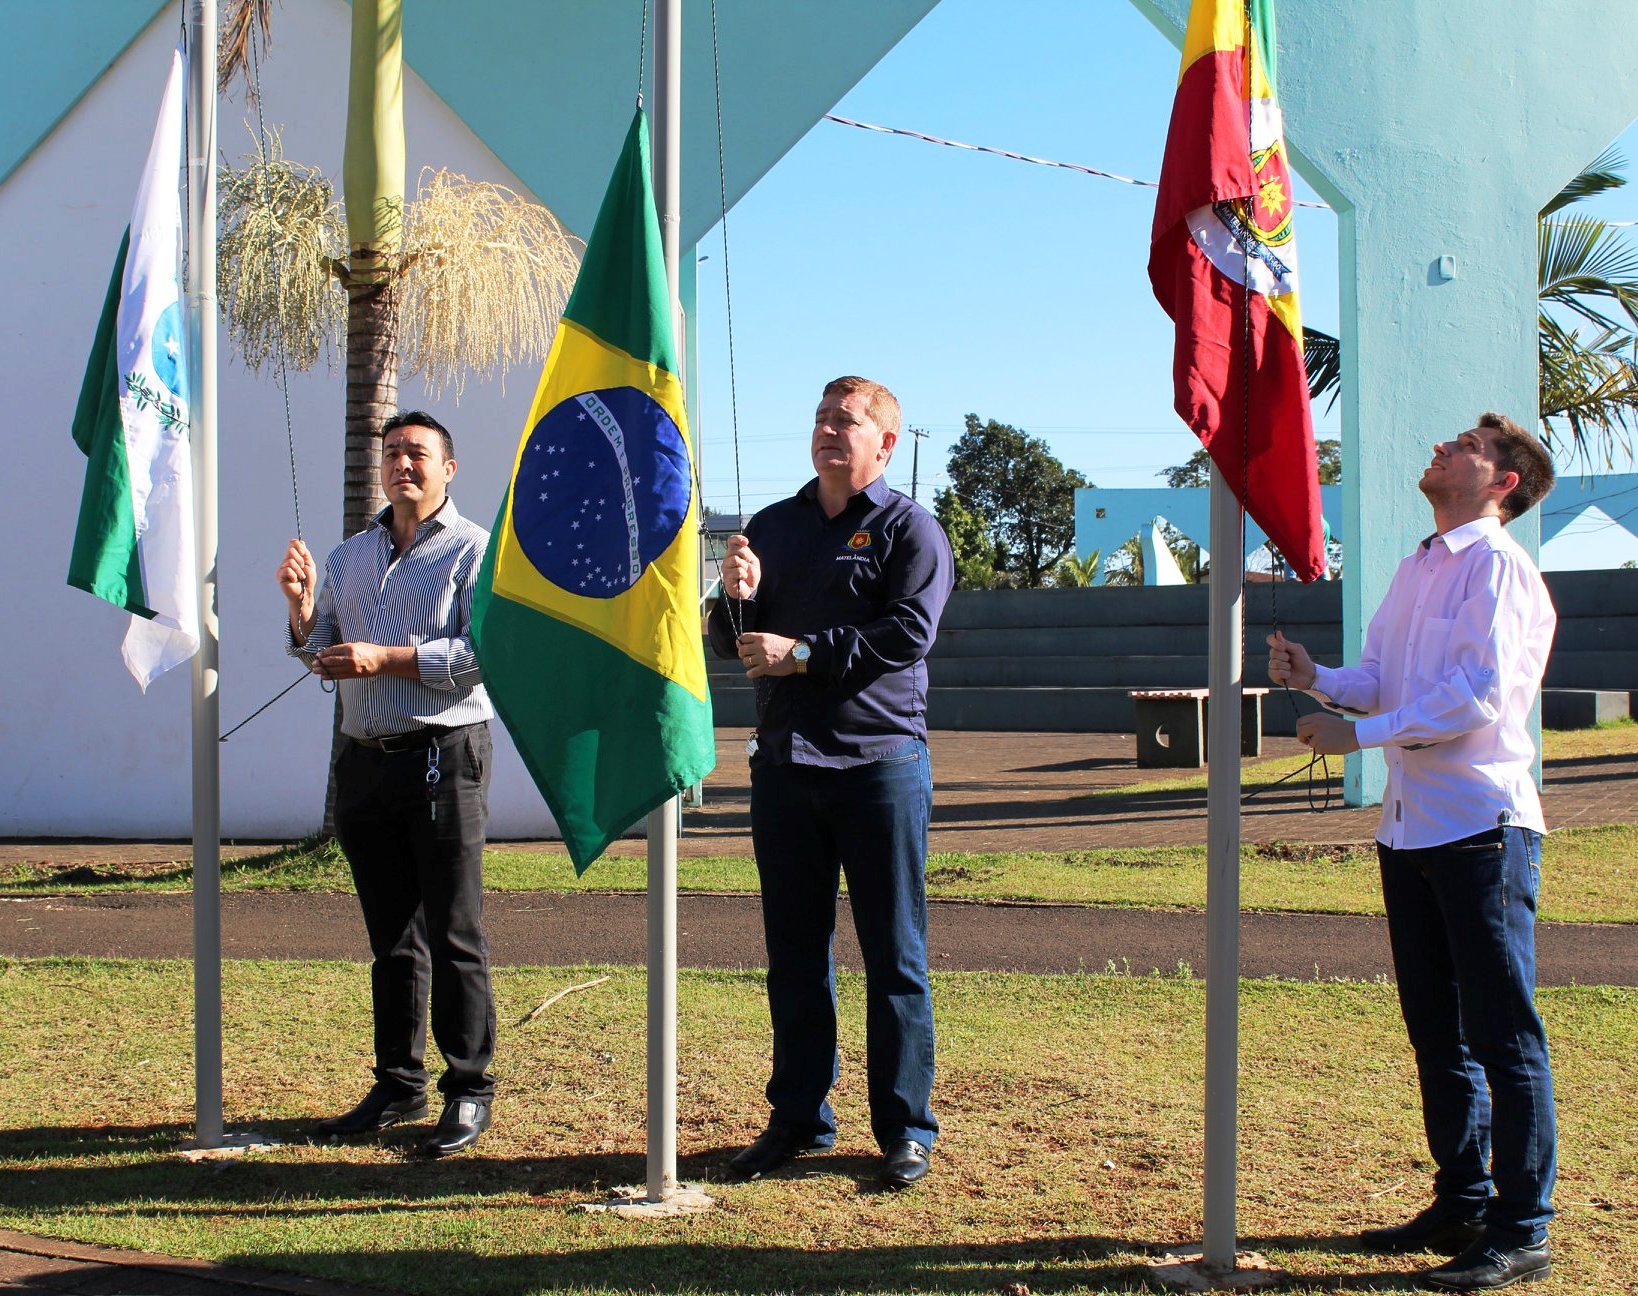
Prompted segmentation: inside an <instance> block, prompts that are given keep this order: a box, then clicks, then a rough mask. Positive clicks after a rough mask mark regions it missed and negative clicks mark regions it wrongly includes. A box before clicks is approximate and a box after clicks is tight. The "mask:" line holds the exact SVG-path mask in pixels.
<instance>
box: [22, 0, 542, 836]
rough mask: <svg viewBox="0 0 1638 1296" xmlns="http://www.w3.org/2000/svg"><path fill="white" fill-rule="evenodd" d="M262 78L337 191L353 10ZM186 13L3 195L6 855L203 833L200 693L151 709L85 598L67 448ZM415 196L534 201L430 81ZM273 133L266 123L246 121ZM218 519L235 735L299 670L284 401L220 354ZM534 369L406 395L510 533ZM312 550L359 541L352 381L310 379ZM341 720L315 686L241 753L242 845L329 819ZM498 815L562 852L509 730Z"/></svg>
mask: <svg viewBox="0 0 1638 1296" xmlns="http://www.w3.org/2000/svg"><path fill="white" fill-rule="evenodd" d="M274 18H275V22H276V29H275V31H274V37H273V46H272V49H271V50H270V51H269V53H268V56H267V57H266V58H265V59H264V61H263V67H262V79H263V114H264V116H265V118H266V120H267V123H268V125H269V126H273V125H281V126H282V127H283V131H284V144H285V151H286V154H287V156H289V157H291V158H293V159H297V160H300V161H303V162H307V163H310V164H313V165H317V166H320V167H322V168H323V169H324V171H325V172H326V173H327V174H328V175H330V176H331V177H332V179H333V180H334V182H335V184H336V188H337V191H338V192H339V190H340V177H341V155H342V143H343V130H344V121H345V108H346V83H347V47H348V35H349V24H350V11H349V9H348V7H347V6H346V5H345V4H344V3H342V2H341V0H302V3H300V4H287V5H284V6H282V7H280V8H278V9H276V10H275V13H274ZM178 23H179V19H178V15H177V8H176V6H175V5H172V6H169V7H168V8H167V9H166V10H165V11H163V12H162V13H161V15H160V16H159V17H158V18H156V19H155V20H154V22H153V23H152V24H151V25H150V26H149V28H148V29H147V30H146V31H145V32H144V33H143V34H142V36H141V37H139V38H138V39H137V40H136V41H135V42H134V43H133V45H132V46H131V48H130V49H128V50H127V51H126V53H125V54H124V55H123V56H122V57H121V58H120V60H119V61H118V62H117V63H116V65H115V66H114V67H113V68H112V69H110V71H109V72H108V73H107V75H105V76H104V77H103V78H102V80H101V81H100V82H99V83H98V84H97V85H96V86H94V87H93V88H92V89H91V90H90V91H89V92H88V93H87V94H86V95H85V97H84V98H83V99H81V100H80V102H79V103H78V104H77V105H76V106H75V107H74V108H73V110H72V111H71V112H70V113H69V114H68V115H67V116H66V117H65V118H64V119H63V121H62V122H61V123H59V125H58V127H57V129H56V130H55V131H54V132H53V134H52V135H51V136H50V137H49V138H48V139H47V140H46V141H45V142H44V143H43V144H42V145H41V146H40V148H39V149H37V150H36V151H35V152H34V154H33V155H32V156H31V157H30V158H28V159H27V161H26V162H24V164H23V165H22V166H21V167H19V168H18V169H17V170H16V171H15V172H14V173H13V174H12V175H11V177H10V178H9V179H8V180H7V181H6V182H5V184H4V185H3V186H0V302H3V307H0V310H3V315H0V320H3V323H0V341H3V346H0V350H3V353H4V371H5V372H7V373H9V374H11V375H12V382H13V398H12V400H11V402H10V408H11V414H10V415H9V418H8V422H9V427H8V428H7V434H6V438H5V443H6V449H7V453H6V459H7V463H8V466H9V468H10V472H9V474H8V476H9V480H8V481H7V483H6V486H7V489H6V491H5V496H4V504H3V505H0V552H3V553H4V554H5V560H4V563H3V564H0V597H3V601H4V606H5V608H6V609H7V614H6V617H7V620H8V622H9V624H10V626H11V630H12V633H11V636H10V638H11V644H10V647H9V650H8V652H7V657H8V658H9V663H8V664H9V669H8V670H7V672H6V676H7V687H6V689H5V700H4V702H3V703H0V728H3V731H4V741H3V743H0V753H3V755H0V836H9V837H35V836H41V837H55V836H106V837H131V838H185V837H187V836H188V835H189V833H190V831H191V812H190V764H189V762H190V755H189V732H190V731H189V723H190V721H189V691H190V682H189V671H188V669H187V668H186V667H183V668H179V669H177V670H175V671H173V672H171V674H170V675H168V676H166V677H164V678H163V679H161V680H160V681H159V682H158V683H157V684H155V685H154V687H153V688H151V689H150V690H149V692H148V694H147V696H143V695H142V694H141V693H139V692H138V690H137V687H136V685H135V684H134V683H133V682H132V680H131V677H130V676H129V675H128V674H127V673H126V671H125V669H124V667H123V665H122V664H121V661H120V656H119V643H120V639H121V638H122V636H123V634H124V631H125V625H126V622H127V617H126V615H125V613H123V612H121V611H120V610H118V609H116V608H113V607H111V606H109V605H108V604H106V603H103V602H101V601H100V600H98V599H95V598H92V597H91V596H90V595H88V594H85V593H83V592H82V591H80V590H76V589H71V588H70V587H69V586H68V585H67V584H66V583H65V579H64V578H65V576H66V573H67V570H68V557H69V551H70V549H71V547H72V543H73V533H74V521H75V514H76V511H77V509H78V506H79V498H80V489H81V484H82V482H83V479H84V469H85V459H84V457H83V456H82V455H81V454H80V452H79V450H78V449H77V448H76V447H75V445H74V443H73V440H72V438H71V436H70V433H69V428H70V424H71V422H72V419H73V413H74V405H75V401H76V398H77V396H78V394H79V388H80V380H81V377H82V375H83V371H84V366H85V361H86V357H87V353H88V351H89V349H90V345H91V339H92V334H93V332H94V330H95V328H96V323H97V315H98V312H99V310H100V309H101V306H102V300H103V294H104V292H105V290H106V288H107V283H108V276H109V272H110V270H111V269H112V266H113V258H114V254H115V252H116V251H117V249H118V242H119V237H120V233H121V231H122V230H123V228H124V226H125V224H126V222H127V220H128V219H129V215H130V206H131V200H132V198H133V196H134V195H135V191H136V183H137V173H138V169H139V168H140V166H141V164H142V159H143V157H144V156H145V155H146V151H147V147H148V141H149V138H150V136H151V134H152V131H153V124H154V118H155V114H156V112H157V110H158V105H159V96H160V91H161V89H162V87H163V80H164V76H165V69H166V61H167V59H168V57H169V52H170V50H171V48H172V47H173V45H174V43H175V41H176V37H177V31H178ZM405 81H406V84H405V93H404V110H405V120H406V131H407V137H408V148H409V156H408V172H407V174H408V176H409V178H410V185H411V188H412V189H413V187H414V185H415V178H416V177H417V176H418V175H419V173H420V170H421V168H422V166H423V165H435V166H447V167H449V168H450V169H451V170H454V171H458V172H461V173H463V174H465V175H467V176H469V177H471V178H473V179H482V180H493V181H496V182H498V183H501V184H505V185H509V186H511V187H512V188H514V189H517V190H518V191H519V192H525V191H524V190H523V186H522V185H521V184H520V183H519V182H518V180H517V179H516V178H515V177H514V176H513V175H512V174H511V173H510V172H509V171H507V169H506V168H505V167H503V166H502V165H501V164H500V162H499V161H498V160H497V159H496V158H495V157H494V155H493V154H491V153H490V152H489V150H488V149H486V148H485V147H484V146H483V144H482V143H480V142H479V140H478V139H477V138H476V137H475V136H474V135H473V134H472V133H471V131H469V130H468V129H467V128H466V127H465V126H464V125H463V124H462V122H461V121H460V120H459V119H457V118H456V117H455V116H454V114H453V113H452V112H451V111H450V110H449V109H448V108H447V107H446V106H445V104H444V103H443V102H442V101H441V100H440V99H438V98H437V96H435V95H434V94H433V93H432V92H431V91H430V90H428V89H427V87H426V86H425V85H424V84H423V83H422V82H421V81H420V80H419V79H418V78H417V77H415V76H414V75H413V73H408V74H407V75H406V78H405ZM242 110H243V103H242V102H229V101H224V102H223V104H222V120H221V124H220V128H219V140H220V146H221V148H222V151H223V153H224V154H225V155H226V156H227V157H228V158H229V159H232V160H234V161H235V162H237V161H238V159H239V158H240V156H241V155H242V154H243V153H245V152H247V151H248V150H249V148H250V146H251V137H250V136H249V135H248V134H247V133H246V131H245V129H244V126H243V125H242V124H241V114H242ZM248 120H250V121H251V123H252V124H253V123H254V116H253V115H251V116H250V117H249V119H248ZM221 356H222V372H221V386H220V458H221V486H220V499H221V504H220V516H221V583H220V590H221V594H220V599H221V637H222V721H223V728H224V729H226V728H227V727H229V726H231V725H233V724H236V723H237V722H238V721H239V720H241V719H243V718H244V717H245V716H247V715H248V714H249V713H250V712H252V711H253V710H255V709H256V708H257V707H258V706H260V705H261V704H262V703H263V702H265V701H266V700H267V699H268V698H269V697H271V696H272V695H273V694H274V693H276V692H277V691H278V690H279V689H281V688H283V687H284V686H285V685H286V684H289V683H290V682H291V681H293V680H295V679H296V678H298V676H299V675H300V666H299V663H296V662H295V661H293V660H292V659H291V658H288V657H286V656H285V655H284V652H283V646H282V643H281V638H280V634H281V631H280V627H281V623H282V622H283V619H284V604H283V599H282V598H281V596H280V595H279V593H278V591H277V589H276V588H275V586H274V582H273V569H274V567H275V565H276V564H277V561H278V559H279V556H280V554H281V553H282V551H283V549H284V546H285V544H286V543H287V541H288V540H289V537H290V536H291V535H292V534H294V526H295V523H294V508H293V504H292V496H291V484H290V466H289V450H288V448H287V445H286V440H285V417H284V407H283V401H282V399H281V396H280V392H279V387H278V384H277V382H276V381H275V379H274V376H273V374H272V373H271V372H264V373H263V375H262V376H260V377H253V376H251V375H250V374H249V373H247V371H246V370H245V369H244V367H243V366H242V365H241V364H240V363H239V361H238V359H237V357H236V356H235V355H234V353H233V352H232V351H231V349H230V348H229V346H228V344H227V342H226V339H225V335H224V338H223V341H222V344H221ZM537 377H538V370H536V369H530V370H520V371H514V372H513V373H512V374H511V376H510V378H509V380H508V382H507V384H506V390H505V391H504V392H503V391H502V390H501V387H500V384H499V383H490V384H485V383H478V382H471V383H469V384H468V385H467V387H466V392H465V395H464V396H463V397H462V399H461V401H460V403H459V404H458V405H457V404H456V403H455V402H454V400H453V398H452V397H448V396H446V397H445V398H444V399H443V400H440V401H437V402H432V401H429V400H428V399H427V398H426V395H425V393H424V391H423V390H422V389H421V387H420V384H419V382H415V381H405V382H404V384H403V386H402V390H401V399H402V401H403V402H404V403H405V404H406V405H409V406H422V407H426V408H430V409H431V410H433V411H434V412H435V413H436V415H437V416H438V418H439V419H440V420H442V421H444V422H445V423H447V425H448V426H449V427H450V429H451V430H452V431H453V432H454V434H455V438H456V446H457V459H458V462H459V465H460V467H459V472H458V475H457V477H456V480H455V483H454V486H453V488H452V495H453V497H454V499H455V500H456V502H457V503H458V505H459V506H460V508H461V511H462V512H463V513H465V514H466V515H467V516H469V517H471V518H474V519H475V520H478V521H480V522H482V523H483V524H484V525H486V526H487V525H489V524H491V523H492V521H493V519H494V516H495V511H496V509H497V507H498V505H499V503H500V499H501V496H502V494H503V492H504V490H505V484H506V479H507V474H508V472H509V471H510V468H511V460H512V455H513V451H514V449H515V447H516V443H517V438H518V436H519V434H520V432H521V430H522V426H523V420H524V419H525V417H526V416H527V414H528V408H529V403H530V399H531V397H532V395H533V391H534V385H535V381H536V379H537ZM290 400H291V414H292V419H293V423H294V427H295V449H296V462H297V467H298V470H299V473H300V490H301V517H302V523H303V530H304V532H305V538H306V539H307V541H308V543H309V545H311V546H312V548H313V549H314V550H315V551H317V552H319V553H322V552H324V551H325V550H327V549H329V548H330V547H331V546H332V545H334V544H335V543H336V542H337V541H339V540H340V539H341V535H340V529H341V522H340V519H341V463H342V450H341V444H342V443H341V437H342V414H343V384H342V378H341V373H340V370H339V368H337V369H335V370H328V369H325V368H323V367H320V368H318V369H315V370H314V371H313V372H311V373H308V374H293V375H291V380H290ZM330 708H331V699H330V697H328V696H327V695H325V694H323V693H321V692H320V691H319V687H318V684H317V682H316V681H308V682H306V683H303V684H302V685H301V687H300V688H298V689H296V690H295V691H294V692H292V693H291V694H290V695H289V696H288V697H286V698H285V699H284V700H283V701H281V702H279V703H277V704H276V705H275V706H273V707H272V708H271V709H270V710H268V711H267V712H266V713H264V714H263V715H262V716H261V717H259V718H258V719H256V720H255V721H253V722H252V723H251V724H250V725H249V726H248V727H246V728H245V729H243V730H242V731H241V732H240V733H238V734H236V735H235V736H234V737H233V738H232V739H230V740H229V741H228V742H227V743H226V744H225V745H224V746H223V747H222V752H221V755H222V826H223V834H224V836H225V837H228V838H275V839H288V838H294V837H297V836H300V835H303V834H306V833H309V832H313V831H315V830H316V829H317V828H318V826H319V823H320V819H321V817H322V813H323V799H324V786H325V763H326V757H327V754H328V744H329V734H330ZM495 731H496V734H495V753H496V761H495V773H494V783H493V789H492V792H491V802H490V810H491V817H490V832H491V836H493V837H511V838H517V837H543V836H555V835H556V827H555V825H554V824H553V823H552V820H551V817H550V815H549V813H548V812H547V810H546V808H545V806H544V804H543V803H542V801H541V799H540V796H539V794H538V793H537V792H536V791H535V789H534V786H533V784H532V783H531V782H530V780H529V778H528V775H527V774H526V773H525V771H524V769H523V765H522V762H521V761H520V760H519V759H518V756H517V754H516V751H515V750H514V749H513V747H512V745H511V743H510V741H509V740H508V739H507V738H506V736H505V731H504V729H503V728H502V727H501V726H500V725H498V724H497V725H496V726H495Z"/></svg>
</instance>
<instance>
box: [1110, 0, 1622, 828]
mask: <svg viewBox="0 0 1638 1296" xmlns="http://www.w3.org/2000/svg"><path fill="white" fill-rule="evenodd" d="M1132 3H1133V4H1135V5H1136V6H1137V8H1138V9H1139V11H1140V12H1142V13H1143V14H1145V15H1146V16H1147V17H1148V18H1149V19H1150V21H1152V22H1153V23H1154V24H1155V26H1156V27H1157V28H1158V29H1159V30H1160V31H1161V32H1162V34H1164V35H1165V36H1166V37H1167V39H1169V40H1170V41H1172V43H1173V44H1179V43H1180V42H1181V39H1182V28H1183V24H1184V23H1185V22H1186V20H1187V16H1188V9H1189V5H1188V0H1132ZM1629 16H1630V15H1629ZM1279 50H1280V52H1279V69H1280V99H1281V103H1282V106H1283V107H1284V109H1285V118H1286V138H1287V141H1288V143H1289V144H1290V146H1291V150H1292V153H1293V156H1294V159H1295V161H1296V162H1297V165H1298V169H1299V170H1300V171H1301V173H1302V175H1303V177H1304V178H1305V179H1306V180H1307V181H1308V182H1309V183H1310V184H1312V185H1313V186H1314V187H1315V188H1316V189H1317V190H1319V192H1320V193H1321V195H1322V196H1323V197H1324V198H1325V200H1326V201H1327V202H1329V203H1330V204H1331V205H1332V206H1333V207H1334V208H1335V209H1336V211H1337V216H1338V237H1339V240H1340V244H1341V246H1340V249H1339V251H1340V256H1339V263H1340V275H1341V279H1342V282H1341V285H1340V287H1341V294H1340V296H1341V321H1342V330H1341V331H1342V351H1343V372H1344V375H1345V379H1344V387H1343V396H1342V411H1343V418H1342V453H1343V475H1342V479H1343V488H1344V500H1343V524H1342V532H1343V534H1345V535H1347V536H1350V537H1357V539H1356V541H1355V542H1354V543H1353V544H1351V545H1350V546H1349V549H1348V570H1347V579H1346V580H1345V581H1344V582H1343V642H1344V653H1345V655H1346V657H1347V659H1348V660H1350V661H1352V660H1356V659H1357V657H1358V655H1359V651H1360V648H1361V646H1362V644H1363V641H1364V633H1365V626H1366V624H1367V622H1368V621H1369V619H1370V616H1371V613H1372V612H1373V611H1374V610H1375V609H1376V607H1377V605H1378V604H1379V603H1380V602H1381V600H1382V597H1383V595H1384V594H1385V593H1386V591H1387V587H1388V582H1389V580H1390V579H1391V578H1392V576H1393V572H1394V568H1395V567H1396V566H1397V565H1398V563H1399V560H1400V558H1402V557H1403V556H1404V554H1405V553H1407V552H1408V551H1409V550H1410V548H1411V547H1412V546H1413V545H1414V544H1415V543H1416V542H1417V541H1418V540H1419V539H1421V537H1423V536H1424V535H1426V534H1427V532H1428V530H1429V528H1430V515H1429V512H1428V509H1427V506H1426V504H1425V502H1424V501H1423V499H1422V497H1421V495H1420V493H1419V492H1418V491H1417V489H1416V481H1417V478H1418V477H1419V476H1420V474H1421V471H1422V468H1423V467H1424V466H1425V465H1426V463H1427V460H1428V458H1429V454H1430V446H1431V445H1432V444H1433V443H1434V442H1435V441H1440V440H1444V439H1447V438H1448V437H1449V436H1450V435H1451V434H1452V433H1454V432H1458V431H1460V430H1462V429H1464V428H1468V427H1471V426H1472V425H1473V421H1474V417H1475V416H1476V415H1477V414H1478V413H1479V412H1480V411H1481V410H1485V409H1498V410H1501V411H1503V412H1504V413H1508V414H1511V415H1512V416H1513V417H1514V418H1517V419H1518V420H1519V421H1520V422H1521V423H1524V424H1525V425H1526V426H1527V427H1528V426H1534V425H1535V422H1536V414H1537V399H1536V326H1535V319H1536V242H1535V238H1536V234H1535V230H1536V213H1537V212H1538V211H1540V209H1541V206H1542V204H1543V203H1545V202H1546V201H1547V200H1548V199H1549V198H1550V197H1552V195H1553V194H1555V193H1557V192H1558V190H1559V189H1561V188H1562V187H1563V185H1564V183H1565V182H1566V181H1567V180H1569V179H1570V178H1571V177H1572V176H1573V175H1575V174H1576V172H1577V171H1578V170H1580V168H1581V167H1583V166H1584V165H1585V164H1586V163H1587V162H1589V161H1591V160H1592V158H1593V157H1595V156H1596V155H1597V154H1598V152H1599V151H1600V150H1601V149H1603V148H1604V147H1605V146H1606V145H1607V144H1608V143H1609V142H1610V141H1611V140H1613V139H1614V138H1615V137H1616V136H1617V135H1618V134H1620V133H1621V132H1622V131H1623V130H1625V129H1626V127H1627V126H1628V125H1629V124H1630V123H1631V121H1632V120H1633V118H1634V117H1635V116H1638V23H1633V22H1631V21H1625V20H1622V19H1618V18H1616V17H1615V16H1614V15H1613V13H1612V10H1611V6H1610V5H1609V4H1608V3H1606V0H1553V3H1552V4H1547V5H1522V6H1505V7H1502V6H1497V5H1496V4H1495V3H1493V0H1439V3H1429V2H1428V0H1370V3H1369V4H1362V3H1359V0H1282V3H1281V4H1280V6H1279ZM1442 257H1450V258H1452V259H1453V267H1454V274H1453V277H1451V278H1448V279H1447V278H1445V277H1444V276H1443V275H1441V273H1440V271H1439V263H1440V259H1441V258H1442ZM1512 530H1513V532H1514V534H1515V535H1517V536H1518V537H1519V539H1520V540H1522V541H1523V542H1525V543H1526V545H1527V546H1529V547H1531V548H1534V547H1535V545H1536V539H1537V534H1538V527H1537V520H1536V518H1535V516H1534V515H1531V516H1528V517H1526V518H1522V519H1520V520H1519V521H1518V522H1516V523H1514V524H1513V527H1512ZM1382 786H1383V768H1382V762H1381V758H1380V756H1379V755H1377V754H1376V753H1370V754H1369V755H1368V759H1365V760H1361V759H1360V758H1359V757H1358V756H1355V757H1350V758H1349V761H1348V771H1347V789H1346V790H1347V797H1348V800H1349V802H1350V803H1351V804H1355V805H1361V804H1371V803H1374V802H1377V801H1380V799H1381V794H1382Z"/></svg>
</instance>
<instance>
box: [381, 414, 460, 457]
mask: <svg viewBox="0 0 1638 1296" xmlns="http://www.w3.org/2000/svg"><path fill="white" fill-rule="evenodd" d="M402 427H423V428H426V429H428V430H429V431H432V432H436V433H437V434H438V439H439V440H440V441H442V442H443V443H444V458H445V459H453V458H454V457H455V438H454V437H452V436H451V435H450V434H449V429H448V428H446V427H445V426H444V425H443V424H442V423H440V422H439V421H438V420H437V419H435V418H433V417H432V415H430V414H428V413H427V412H426V411H425V410H399V411H398V413H396V414H394V415H393V416H392V417H391V418H390V419H388V420H387V421H386V422H385V423H383V424H382V425H381V433H380V435H381V442H382V444H383V445H385V444H386V441H387V433H389V432H396V431H397V430H398V429H399V428H402Z"/></svg>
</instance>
